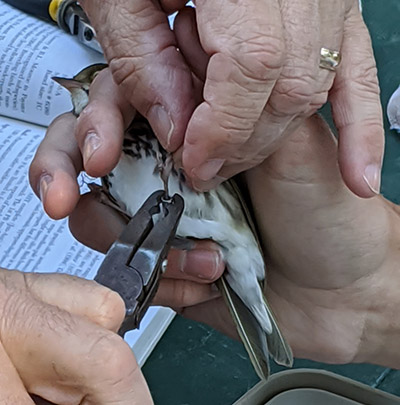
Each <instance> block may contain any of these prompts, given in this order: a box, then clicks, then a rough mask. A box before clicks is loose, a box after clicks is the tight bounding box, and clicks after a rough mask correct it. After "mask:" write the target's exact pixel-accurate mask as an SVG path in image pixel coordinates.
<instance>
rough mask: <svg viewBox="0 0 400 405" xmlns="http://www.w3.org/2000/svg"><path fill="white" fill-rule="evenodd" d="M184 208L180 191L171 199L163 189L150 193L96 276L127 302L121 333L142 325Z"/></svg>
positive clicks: (114, 244)
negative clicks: (141, 322)
mask: <svg viewBox="0 0 400 405" xmlns="http://www.w3.org/2000/svg"><path fill="white" fill-rule="evenodd" d="M183 209H184V202H183V198H182V197H181V196H180V195H178V194H175V195H174V196H173V197H172V198H168V199H166V198H165V192H164V191H162V190H160V191H156V192H154V193H153V194H152V195H150V197H149V198H148V199H147V200H146V201H145V202H144V204H143V205H142V206H141V208H139V210H138V212H137V213H136V214H135V215H134V216H133V217H132V219H131V220H130V221H129V223H128V224H127V226H126V227H125V229H124V230H123V232H122V234H121V235H120V237H119V238H118V239H117V240H116V241H115V242H114V243H113V245H112V246H111V248H110V249H109V251H108V253H107V255H106V257H105V259H104V260H103V262H102V264H101V266H100V268H99V270H98V272H97V275H96V277H95V278H94V279H95V281H97V282H98V283H100V284H102V285H104V286H106V287H109V288H110V289H112V290H114V291H116V292H118V293H119V294H120V296H121V297H122V299H123V300H124V302H125V307H126V316H125V319H124V321H123V323H122V326H121V328H120V330H119V332H118V333H119V334H120V335H121V336H123V335H124V334H125V333H126V332H127V331H129V330H132V329H136V328H138V327H139V324H140V321H141V319H142V318H143V316H144V314H145V312H146V311H147V309H148V307H149V305H150V303H151V300H152V299H153V298H154V295H155V293H156V291H157V288H158V285H159V281H160V278H161V275H162V271H163V263H164V261H165V260H166V258H167V255H168V252H169V249H170V247H171V243H172V241H173V239H174V237H175V234H176V229H177V227H178V223H179V220H180V218H181V215H182V213H183Z"/></svg>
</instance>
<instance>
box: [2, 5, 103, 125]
mask: <svg viewBox="0 0 400 405" xmlns="http://www.w3.org/2000/svg"><path fill="white" fill-rule="evenodd" d="M103 61H104V59H103V56H102V55H101V54H100V53H98V52H95V51H93V50H91V49H89V48H88V47H85V46H84V45H82V44H80V43H79V42H78V41H77V40H76V38H74V37H73V36H72V35H69V34H67V33H65V32H64V31H62V30H61V29H60V28H58V27H57V26H56V25H55V24H54V25H53V24H51V23H47V22H45V21H42V20H39V19H37V18H34V17H31V16H29V15H27V14H25V13H23V12H21V11H19V10H17V9H15V8H13V7H11V6H9V5H8V4H5V3H3V2H1V1H0V115H4V116H7V117H10V118H15V119H19V120H24V121H28V122H31V123H34V124H38V125H44V126H47V125H48V124H49V123H50V122H51V121H52V120H53V118H55V117H56V116H57V115H59V114H60V113H63V112H66V111H69V110H71V108H72V104H71V100H70V97H69V93H68V92H67V91H66V90H65V89H63V88H62V87H61V86H59V85H58V84H57V83H55V82H54V81H53V80H52V79H51V77H52V76H65V77H71V76H73V75H75V74H76V73H78V72H79V71H80V70H81V69H82V68H84V67H86V66H88V65H91V64H93V63H99V62H103Z"/></svg>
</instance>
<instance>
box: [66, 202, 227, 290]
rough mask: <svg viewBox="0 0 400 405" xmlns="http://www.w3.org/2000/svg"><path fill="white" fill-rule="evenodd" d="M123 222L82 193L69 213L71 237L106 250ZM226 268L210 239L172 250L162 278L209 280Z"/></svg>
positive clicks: (218, 275) (212, 279) (111, 210)
mask: <svg viewBox="0 0 400 405" xmlns="http://www.w3.org/2000/svg"><path fill="white" fill-rule="evenodd" d="M125 224H126V222H125V220H124V219H123V218H122V217H121V216H120V215H119V214H118V213H117V212H116V211H115V210H114V209H112V208H110V207H108V206H106V205H104V204H102V203H100V202H99V201H98V199H97V198H96V197H95V196H93V195H92V194H85V195H84V196H82V198H81V200H80V201H79V203H78V205H77V207H76V209H75V211H74V212H73V213H72V214H71V215H70V218H69V226H70V229H71V232H72V234H73V235H74V237H75V238H76V239H77V240H79V241H80V242H81V243H83V244H84V245H86V246H90V247H91V248H92V249H95V250H98V251H100V252H103V253H105V252H107V250H108V249H109V248H110V246H111V244H112V243H113V242H114V241H115V240H116V239H117V238H118V236H119V235H120V234H121V232H122V230H123V228H124V226H125ZM224 268H225V264H224V261H223V257H222V254H221V251H220V249H219V248H218V246H217V245H216V244H215V243H213V242H211V241H196V242H194V246H193V249H191V250H188V251H187V250H176V249H171V252H170V254H169V256H168V266H167V271H166V273H165V277H168V278H175V279H186V280H191V281H196V282H200V283H210V282H213V281H215V280H216V279H218V278H219V277H220V276H221V275H222V273H223V271H224Z"/></svg>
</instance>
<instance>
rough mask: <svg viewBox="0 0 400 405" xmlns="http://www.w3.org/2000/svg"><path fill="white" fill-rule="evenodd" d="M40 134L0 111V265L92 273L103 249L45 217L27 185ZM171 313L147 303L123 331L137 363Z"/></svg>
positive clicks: (90, 276) (89, 276) (87, 275)
mask: <svg viewBox="0 0 400 405" xmlns="http://www.w3.org/2000/svg"><path fill="white" fill-rule="evenodd" d="M44 134H45V129H44V128H42V127H38V126H36V125H32V124H28V123H22V122H19V121H15V120H12V119H8V118H4V117H0V212H1V215H0V267H3V268H8V269H18V270H22V271H32V272H45V273H53V272H57V273H67V274H71V275H75V276H79V277H84V278H87V279H93V277H94V276H95V275H96V272H97V269H98V267H99V266H100V264H101V261H102V259H103V257H104V255H103V254H101V253H98V252H96V251H94V250H92V249H89V248H88V247H86V246H84V245H82V244H80V243H79V242H77V241H76V240H75V239H74V238H73V236H72V235H71V233H70V232H69V229H68V224H67V220H66V219H65V220H61V221H53V220H51V219H50V218H48V217H47V215H46V214H45V213H44V211H43V208H42V205H41V203H40V201H39V199H38V198H37V197H36V196H35V195H34V193H33V191H32V190H31V188H30V185H29V181H28V167H29V164H30V162H31V160H32V158H33V156H34V154H35V151H36V149H37V147H38V145H39V143H40V141H41V140H42V138H43V136H44ZM172 318H173V312H172V311H171V310H169V309H167V308H160V307H152V308H150V309H149V311H148V312H147V313H146V316H145V317H144V319H143V321H142V324H141V327H140V329H139V330H135V331H132V332H129V333H128V334H127V335H126V341H127V342H128V344H129V345H130V346H131V347H132V349H133V352H134V353H135V356H136V358H137V360H138V363H139V364H140V365H143V363H144V362H145V360H146V358H147V356H148V355H149V354H150V352H151V350H152V349H153V347H154V346H155V344H156V343H157V341H158V339H159V338H160V337H161V335H162V333H163V332H164V330H165V329H166V327H167V326H168V324H169V323H170V321H171V320H172Z"/></svg>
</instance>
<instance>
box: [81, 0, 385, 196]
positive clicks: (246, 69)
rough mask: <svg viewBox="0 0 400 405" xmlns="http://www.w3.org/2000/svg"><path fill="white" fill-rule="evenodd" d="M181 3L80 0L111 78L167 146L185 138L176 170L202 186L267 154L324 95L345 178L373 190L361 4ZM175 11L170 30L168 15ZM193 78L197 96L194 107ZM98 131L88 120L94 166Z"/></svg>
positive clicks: (376, 156)
mask: <svg viewBox="0 0 400 405" xmlns="http://www.w3.org/2000/svg"><path fill="white" fill-rule="evenodd" d="M185 3H186V0H161V1H159V2H158V3H157V4H155V3H154V2H152V1H150V0H140V1H136V2H134V3H132V2H130V1H128V0H119V1H118V2H117V3H116V2H115V1H113V2H111V1H107V2H103V5H102V7H98V5H97V2H96V1H93V0H84V1H82V2H81V4H82V5H83V7H84V8H85V10H86V12H87V13H88V15H89V17H90V19H91V22H92V23H93V25H94V27H95V29H96V31H97V34H98V37H99V39H100V42H101V43H102V46H103V48H104V51H105V55H106V58H107V60H108V62H109V64H110V67H111V70H112V73H113V77H114V79H115V81H116V83H118V84H119V85H121V88H122V89H124V93H125V94H127V98H128V100H129V102H130V103H131V104H132V105H134V106H135V107H136V108H137V109H138V110H139V112H140V113H141V114H142V115H144V116H145V117H146V118H148V120H149V121H150V124H151V125H152V127H153V129H154V130H155V133H156V134H157V136H158V138H159V139H160V141H161V143H162V144H163V145H164V146H165V147H166V148H167V149H168V150H170V151H175V150H176V149H177V148H178V147H179V146H181V145H182V144H183V155H182V162H183V167H184V169H185V171H186V174H187V175H188V177H190V178H191V180H192V183H193V185H194V186H195V187H196V188H197V189H205V188H209V187H212V186H215V185H216V184H217V183H218V182H220V181H221V180H223V179H224V178H227V177H230V176H232V175H233V174H235V173H237V172H239V171H242V170H245V169H248V168H249V167H253V166H255V165H257V164H259V163H260V162H262V161H263V160H264V159H265V158H266V157H267V156H269V155H270V154H271V153H272V152H273V151H275V150H276V149H277V148H278V147H279V145H281V144H282V142H283V141H284V139H285V138H286V137H287V135H288V134H290V133H291V132H292V131H293V130H294V129H295V128H296V127H297V126H298V125H299V124H300V123H301V121H302V120H303V119H304V118H305V117H307V116H309V115H311V114H312V113H313V112H315V111H316V109H317V108H319V107H320V106H321V105H322V104H324V103H325V101H326V99H327V97H328V92H329V91H330V97H329V98H330V101H331V103H332V107H333V115H334V119H335V122H336V126H337V127H338V129H339V139H340V142H339V154H338V159H339V164H340V168H341V172H342V175H343V178H344V180H345V182H346V184H347V185H348V186H349V188H350V189H351V190H352V191H353V192H355V193H356V194H358V195H359V196H362V197H371V196H373V195H374V194H376V193H377V192H378V191H379V184H380V168H381V161H382V154H383V128H382V113H381V107H380V100H379V88H378V83H377V78H376V68H375V62H374V57H373V53H372V49H371V43H370V38H369V35H368V31H367V29H366V27H365V25H364V23H363V21H362V17H361V15H360V13H359V10H358V1H356V0H335V1H330V2H326V1H322V0H296V1H293V0H285V1H281V2H279V3H278V2H267V3H266V2H257V1H254V0H253V1H252V2H251V4H249V3H248V2H247V3H246V4H243V5H239V4H237V3H234V2H229V1H223V2H222V3H221V2H206V1H201V2H200V1H198V2H196V12H194V10H193V9H188V8H184V5H185ZM175 10H180V13H179V15H178V17H177V18H176V24H175V32H172V31H170V29H169V26H168V22H167V18H166V15H167V14H168V13H169V12H172V11H175ZM239 27H240V29H239ZM128 30H129V31H128ZM174 34H175V35H174ZM321 46H323V47H326V48H329V49H332V50H340V51H341V53H342V63H341V65H340V66H339V67H338V68H337V71H336V74H335V73H334V72H331V71H329V70H326V69H321V68H319V66H318V62H319V56H320V49H321ZM177 47H179V49H180V52H177V51H176V49H177ZM192 73H194V76H193V74H192ZM195 76H196V77H195ZM199 79H203V80H204V81H205V86H204V91H203V92H202V96H203V98H204V101H202V102H201V103H200V105H198V106H197V107H196V105H197V104H196V92H195V89H194V87H195V86H194V84H196V83H198V81H199ZM193 83H194V84H193ZM211 123H212V125H211ZM99 128H100V126H98V125H97V128H96V124H95V123H93V124H92V128H87V129H88V130H90V131H91V132H92V133H93V132H96V133H97V135H98V137H99V139H100V142H102V143H100V142H99V143H98V147H97V151H96V152H95V153H94V154H93V156H92V159H91V163H90V164H89V165H88V166H87V167H86V165H85V168H86V170H87V171H88V172H89V173H90V172H91V171H92V167H96V166H97V165H102V163H100V160H101V158H100V155H101V154H102V151H106V150H107V149H106V144H107V141H105V140H104V138H105V137H106V135H105V132H102V131H100V130H99V131H94V130H93V129H99ZM266 134H267V135H266ZM86 135H87V134H84V135H83V137H86ZM110 156H112V155H111V154H110V155H108V159H107V160H109V159H110ZM96 162H98V163H96ZM102 174H105V173H102Z"/></svg>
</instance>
